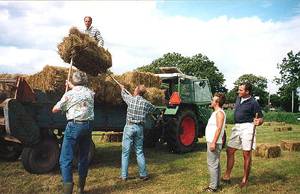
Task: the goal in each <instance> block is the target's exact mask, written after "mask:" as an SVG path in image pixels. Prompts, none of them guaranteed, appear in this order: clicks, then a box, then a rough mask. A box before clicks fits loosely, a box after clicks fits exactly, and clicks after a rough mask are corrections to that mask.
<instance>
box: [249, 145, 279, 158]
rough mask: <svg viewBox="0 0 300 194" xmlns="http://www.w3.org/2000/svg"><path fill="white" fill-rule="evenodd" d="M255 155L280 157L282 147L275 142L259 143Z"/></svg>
mask: <svg viewBox="0 0 300 194" xmlns="http://www.w3.org/2000/svg"><path fill="white" fill-rule="evenodd" d="M254 155H255V156H259V157H263V158H276V157H280V155H281V149H280V146H279V145H275V144H258V145H257V147H256V150H255V151H254Z"/></svg>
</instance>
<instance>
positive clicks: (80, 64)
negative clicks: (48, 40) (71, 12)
mask: <svg viewBox="0 0 300 194" xmlns="http://www.w3.org/2000/svg"><path fill="white" fill-rule="evenodd" d="M57 48H58V53H59V55H60V57H61V58H62V59H63V60H64V62H66V63H70V62H71V59H72V58H73V65H74V66H75V67H77V68H78V69H80V70H81V71H84V72H86V73H89V74H90V75H93V76H96V75H98V74H99V73H104V72H106V71H107V69H108V68H110V67H111V66H112V59H111V54H110V53H109V52H108V50H105V49H104V48H103V47H99V46H98V43H97V41H96V40H95V39H94V38H91V37H90V36H89V35H87V34H84V33H81V32H80V31H79V30H78V29H77V28H75V27H73V28H71V29H70V31H69V36H66V37H64V38H63V41H62V42H61V43H59V44H58V46H57Z"/></svg>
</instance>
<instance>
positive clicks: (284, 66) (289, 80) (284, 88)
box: [275, 51, 300, 111]
mask: <svg viewBox="0 0 300 194" xmlns="http://www.w3.org/2000/svg"><path fill="white" fill-rule="evenodd" d="M277 68H278V69H279V73H280V76H281V77H280V78H275V81H276V83H277V84H279V85H281V87H280V88H279V92H278V94H279V95H280V98H281V105H282V108H283V109H285V110H286V111H291V110H292V91H294V100H295V103H294V110H295V111H297V110H298V109H297V106H298V97H297V96H296V93H297V92H296V90H297V87H300V52H298V53H297V54H295V55H294V53H293V51H290V52H289V53H287V57H284V59H283V60H282V62H281V63H280V64H277Z"/></svg>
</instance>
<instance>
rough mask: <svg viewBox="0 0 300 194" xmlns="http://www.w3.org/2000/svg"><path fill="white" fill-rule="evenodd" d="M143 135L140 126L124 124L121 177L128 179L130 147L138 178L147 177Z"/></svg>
mask: <svg viewBox="0 0 300 194" xmlns="http://www.w3.org/2000/svg"><path fill="white" fill-rule="evenodd" d="M143 141H144V133H143V126H142V125H136V124H133V125H129V124H126V125H125V127H124V131H123V140H122V164H121V166H122V169H121V177H122V178H128V163H129V157H130V150H131V147H132V146H133V147H134V150H135V153H136V160H137V163H138V166H139V174H140V176H147V175H148V174H147V170H146V162H145V157H144V151H143Z"/></svg>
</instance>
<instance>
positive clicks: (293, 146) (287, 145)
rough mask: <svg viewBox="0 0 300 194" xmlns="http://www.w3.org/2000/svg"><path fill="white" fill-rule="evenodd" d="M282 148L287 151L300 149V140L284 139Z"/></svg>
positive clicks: (281, 144)
mask: <svg viewBox="0 0 300 194" xmlns="http://www.w3.org/2000/svg"><path fill="white" fill-rule="evenodd" d="M280 147H281V149H282V150H287V151H290V152H291V151H300V141H290V140H282V141H281V143H280Z"/></svg>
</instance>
